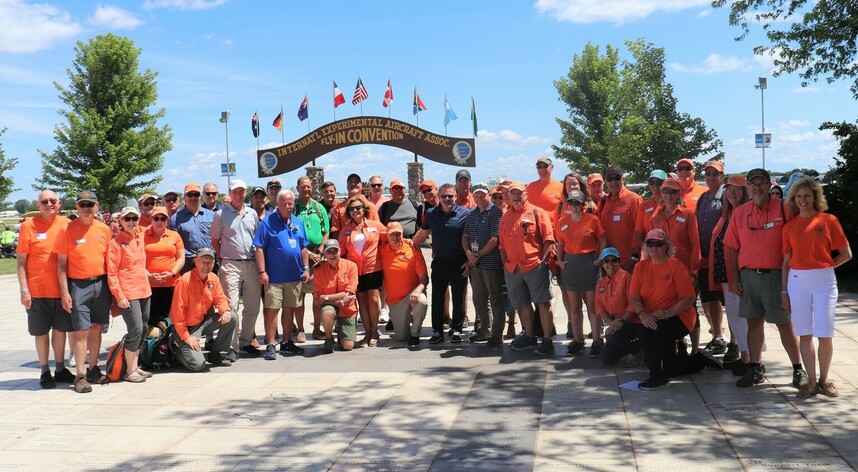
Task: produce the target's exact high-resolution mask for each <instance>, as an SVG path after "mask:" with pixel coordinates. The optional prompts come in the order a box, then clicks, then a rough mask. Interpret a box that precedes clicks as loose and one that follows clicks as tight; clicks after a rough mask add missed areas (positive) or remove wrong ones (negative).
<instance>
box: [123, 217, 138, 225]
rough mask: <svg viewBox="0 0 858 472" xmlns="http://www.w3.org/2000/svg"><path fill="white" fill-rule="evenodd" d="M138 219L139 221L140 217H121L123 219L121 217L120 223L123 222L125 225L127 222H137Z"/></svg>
mask: <svg viewBox="0 0 858 472" xmlns="http://www.w3.org/2000/svg"><path fill="white" fill-rule="evenodd" d="M139 219H140V217H139V216H123V217H122V221H124V222H126V223H127V222H129V221H137V220H139Z"/></svg>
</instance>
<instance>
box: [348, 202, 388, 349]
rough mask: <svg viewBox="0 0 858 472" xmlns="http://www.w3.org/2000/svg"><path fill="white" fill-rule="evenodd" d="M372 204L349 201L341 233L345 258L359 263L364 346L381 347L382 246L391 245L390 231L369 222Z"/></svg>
mask: <svg viewBox="0 0 858 472" xmlns="http://www.w3.org/2000/svg"><path fill="white" fill-rule="evenodd" d="M370 205H371V204H370V203H369V201H367V199H366V198H364V197H363V196H362V195H355V196H354V197H352V198H350V199H349V200H348V201H347V202H346V220H345V221H346V222H345V224H344V225H343V228H342V230H341V231H340V236H339V243H340V247H341V248H342V249H341V250H342V256H344V257H345V258H346V259H348V260H350V261H352V262H354V263H355V264H357V267H358V287H357V300H358V310H359V312H360V319H361V322H362V323H363V327H364V329H365V330H366V334H365V335H364V338H363V340H362V341H361V342H360V345H361V346H371V347H375V346H377V345H378V315H379V311H380V306H379V290H380V289H381V285H382V280H383V279H382V271H381V257H379V255H378V245H379V244H381V243H386V242H387V233H386V231H387V230H386V228H385V226H384V225H383V224H381V223H380V222H378V221H375V220H370V219H369V207H370Z"/></svg>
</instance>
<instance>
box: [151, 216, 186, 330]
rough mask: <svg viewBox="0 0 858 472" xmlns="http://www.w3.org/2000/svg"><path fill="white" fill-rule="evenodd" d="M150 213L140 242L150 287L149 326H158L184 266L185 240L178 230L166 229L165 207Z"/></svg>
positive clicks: (167, 310)
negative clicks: (150, 219)
mask: <svg viewBox="0 0 858 472" xmlns="http://www.w3.org/2000/svg"><path fill="white" fill-rule="evenodd" d="M150 217H151V218H152V225H151V226H149V227H148V228H147V229H146V231H144V232H143V245H144V247H145V249H146V271H147V272H148V274H149V286H150V287H152V301H151V303H150V304H149V314H150V316H149V326H157V325H158V323H159V322H161V321H162V320H166V319H167V318H169V316H170V306H172V305H173V290H174V289H175V287H176V282H177V281H178V280H179V274H180V272H181V271H182V267H184V266H185V244H184V243H183V242H182V237H181V236H179V233H177V232H175V231H173V230H171V229H167V220H168V219H169V215H168V214H167V209H166V208H164V207H155V208H153V209H152V213H151V214H150Z"/></svg>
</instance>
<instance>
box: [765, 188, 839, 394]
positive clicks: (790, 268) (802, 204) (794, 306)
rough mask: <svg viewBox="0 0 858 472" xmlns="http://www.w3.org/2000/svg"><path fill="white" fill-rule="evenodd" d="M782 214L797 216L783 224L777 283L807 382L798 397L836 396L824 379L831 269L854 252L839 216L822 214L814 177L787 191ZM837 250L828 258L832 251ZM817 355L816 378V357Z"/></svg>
mask: <svg viewBox="0 0 858 472" xmlns="http://www.w3.org/2000/svg"><path fill="white" fill-rule="evenodd" d="M785 207H786V210H787V211H788V212H790V213H792V214H793V215H797V217H794V218H792V219H791V220H789V221H788V222H787V224H786V225H784V229H783V236H782V237H783V250H784V263H783V268H782V270H781V281H782V286H783V287H784V291H782V292H781V304H782V305H783V308H784V310H787V311H790V310H791V311H792V323H793V327H794V328H795V334H797V335H798V336H799V348H800V350H801V359H802V362H803V363H804V368H805V369H807V375H808V377H810V382H809V383H808V384H806V385H803V386H802V387H801V388H799V391H798V393H797V394H796V396H797V397H799V398H807V397H811V396H813V395H816V394H817V393H821V394H823V395H827V396H829V397H836V396H838V395H839V393H838V391H837V387H835V386H834V383H833V382H831V381H829V380H828V370H829V368H830V367H831V358H832V356H833V354H834V347H833V345H832V343H831V338H833V337H834V309H835V308H836V306H837V278H836V277H835V276H834V268H835V267H838V266H840V265H842V264H843V263H845V262H846V261H848V260H850V259H852V249H851V248H850V247H849V241H848V240H847V239H846V235H845V234H844V233H843V228H842V227H841V226H840V222H839V221H837V217H835V216H834V215H832V214H830V213H825V210H827V209H828V203H827V202H826V201H825V196H824V195H823V193H822V186H821V185H819V182H817V181H816V180H814V179H813V178H812V177H809V176H804V177H802V178H800V179H798V180H797V181H796V182H795V183H794V184H792V185H791V186H790V187H789V191H788V192H787V198H786V200H785ZM835 250H836V251H837V253H838V254H837V257H834V258H832V257H831V252H832V251H835ZM814 336H816V337H817V339H819V351H818V353H815V352H814V348H813V337H814ZM817 357H819V380H818V381H817V376H816V358H817Z"/></svg>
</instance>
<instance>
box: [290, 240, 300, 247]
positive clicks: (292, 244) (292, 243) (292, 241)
mask: <svg viewBox="0 0 858 472" xmlns="http://www.w3.org/2000/svg"><path fill="white" fill-rule="evenodd" d="M289 247H291V248H292V249H295V248H296V247H298V241H295V240H294V239H290V240H289Z"/></svg>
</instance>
